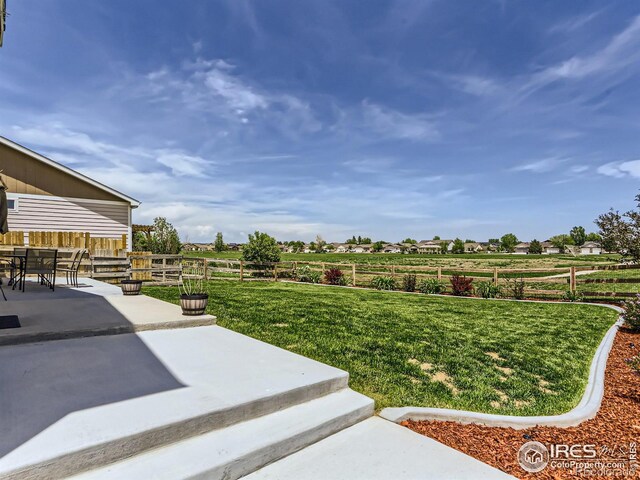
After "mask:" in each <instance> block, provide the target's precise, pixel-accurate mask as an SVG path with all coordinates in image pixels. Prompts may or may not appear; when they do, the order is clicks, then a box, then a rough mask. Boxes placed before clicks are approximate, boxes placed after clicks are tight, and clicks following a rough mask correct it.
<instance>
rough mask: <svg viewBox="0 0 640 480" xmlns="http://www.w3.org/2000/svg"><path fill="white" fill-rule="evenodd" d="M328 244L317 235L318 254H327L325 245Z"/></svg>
mask: <svg viewBox="0 0 640 480" xmlns="http://www.w3.org/2000/svg"><path fill="white" fill-rule="evenodd" d="M326 244H327V242H325V241H324V238H322V237H321V236H320V235H316V248H315V252H316V253H325V249H324V247H325V245H326Z"/></svg>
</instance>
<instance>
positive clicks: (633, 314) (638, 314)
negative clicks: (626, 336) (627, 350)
mask: <svg viewBox="0 0 640 480" xmlns="http://www.w3.org/2000/svg"><path fill="white" fill-rule="evenodd" d="M623 307H624V313H623V314H622V318H623V319H624V323H625V324H626V325H627V327H629V328H630V329H632V330H636V331H640V295H637V296H635V297H633V298H632V299H630V300H627V301H626V302H624V304H623Z"/></svg>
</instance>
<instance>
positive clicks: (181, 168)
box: [157, 151, 212, 177]
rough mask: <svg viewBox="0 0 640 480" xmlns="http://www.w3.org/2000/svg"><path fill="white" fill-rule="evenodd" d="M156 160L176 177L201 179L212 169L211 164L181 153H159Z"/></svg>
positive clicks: (200, 158) (202, 159)
mask: <svg viewBox="0 0 640 480" xmlns="http://www.w3.org/2000/svg"><path fill="white" fill-rule="evenodd" d="M157 160H158V162H159V163H161V164H162V165H164V166H166V167H169V168H170V169H171V172H172V173H173V174H174V175H178V176H193V177H201V176H204V175H205V173H206V172H207V171H209V169H210V168H211V167H212V165H211V162H208V161H207V160H205V159H204V158H202V157H197V156H194V155H187V154H185V153H183V152H174V151H160V152H159V155H158V159H157Z"/></svg>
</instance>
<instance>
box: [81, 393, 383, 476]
mask: <svg viewBox="0 0 640 480" xmlns="http://www.w3.org/2000/svg"><path fill="white" fill-rule="evenodd" d="M371 415H373V400H371V399H369V398H368V397H365V396H363V395H361V394H359V393H356V392H354V391H352V390H349V389H344V390H341V391H340V392H336V393H333V394H330V395H327V396H325V397H322V398H318V399H315V400H312V401H309V402H306V403H303V404H300V405H296V406H294V407H289V408H287V409H285V410H281V411H279V412H276V413H272V414H270V415H265V416H263V417H260V418H256V419H253V420H249V421H246V422H243V423H239V424H236V425H233V426H230V427H227V428H224V429H222V430H216V431H213V432H209V433H206V434H204V435H200V436H198V437H194V438H190V439H187V440H183V441H181V442H178V443H175V444H173V445H169V446H167V447H164V448H160V449H156V450H152V451H149V452H147V453H144V454H141V455H138V456H135V457H133V458H130V459H128V460H125V461H121V462H119V463H115V464H112V465H109V466H107V467H103V468H101V469H98V470H93V471H89V472H86V473H83V474H80V475H78V476H76V477H73V479H74V480H106V479H138V478H140V479H142V478H144V479H150V480H151V479H153V480H181V479H205V478H206V479H225V480H234V479H237V478H240V477H242V476H244V475H247V474H249V473H251V472H254V471H256V470H257V469H259V468H261V467H263V466H265V465H267V464H269V463H271V462H274V461H277V460H279V459H281V458H284V457H286V456H287V455H290V454H292V453H294V452H296V451H298V450H300V449H302V448H304V447H306V446H308V445H310V444H313V443H315V442H317V441H319V440H321V439H323V438H325V437H328V436H329V435H332V434H334V433H336V432H338V431H340V430H342V429H344V428H347V427H349V426H351V425H354V424H356V423H357V422H359V421H361V420H364V419H366V418H368V417H371Z"/></svg>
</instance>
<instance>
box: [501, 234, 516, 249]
mask: <svg viewBox="0 0 640 480" xmlns="http://www.w3.org/2000/svg"><path fill="white" fill-rule="evenodd" d="M517 244H518V237H516V236H515V235H514V234H513V233H507V234H505V235H503V236H502V237H501V238H500V248H501V249H502V250H504V251H505V252H509V253H513V252H515V250H516V245H517Z"/></svg>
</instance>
